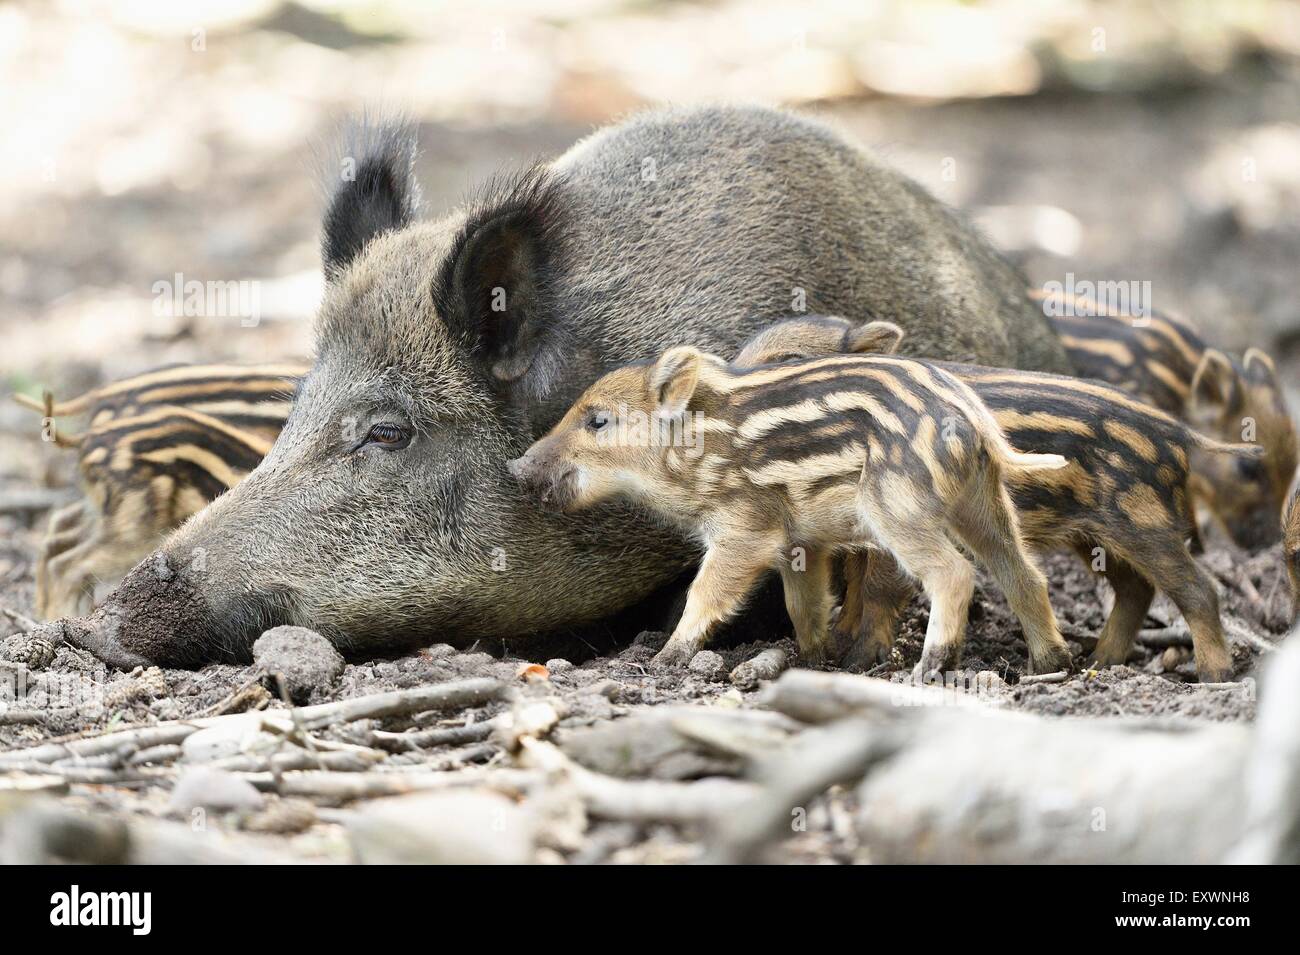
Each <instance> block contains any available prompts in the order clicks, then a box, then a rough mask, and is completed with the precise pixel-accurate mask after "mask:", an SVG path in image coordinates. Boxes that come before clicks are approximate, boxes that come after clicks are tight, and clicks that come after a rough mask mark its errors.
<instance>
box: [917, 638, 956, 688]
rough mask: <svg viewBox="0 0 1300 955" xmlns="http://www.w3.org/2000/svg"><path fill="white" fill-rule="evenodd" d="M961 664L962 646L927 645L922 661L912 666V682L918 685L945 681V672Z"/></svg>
mask: <svg viewBox="0 0 1300 955" xmlns="http://www.w3.org/2000/svg"><path fill="white" fill-rule="evenodd" d="M960 665H961V647H959V646H955V647H939V648H937V649H933V650H932V649H930V648H929V647H926V648H925V649H924V650H922V651H921V662H920V663H918V664H917V665H916V666H915V667H913V668H912V682H913V683H916V684H917V685H921V684H931V683H940V684H941V683H943V681H944V676H945V674H948V673H952V672H953V671H954V670H956V669H957V667H958V666H960Z"/></svg>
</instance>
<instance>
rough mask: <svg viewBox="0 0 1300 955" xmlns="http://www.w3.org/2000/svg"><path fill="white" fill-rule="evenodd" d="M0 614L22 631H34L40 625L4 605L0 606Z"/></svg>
mask: <svg viewBox="0 0 1300 955" xmlns="http://www.w3.org/2000/svg"><path fill="white" fill-rule="evenodd" d="M0 614H3V615H4V616H6V617H8V618H9V619H10V620H12V621H13V622H14V623H16V624H18V626H20V627H22V628H23V630H35V629H36V628H37V627H38V626H40V624H39V623H38V622H37V621H35V620H33V619H32V618H31V617H29V616H27V615H26V614H25V613H19V612H18V611H17V610H14V609H13V608H12V607H6V606H5V605H4V604H0Z"/></svg>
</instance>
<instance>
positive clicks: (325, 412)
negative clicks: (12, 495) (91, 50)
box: [98, 107, 1066, 665]
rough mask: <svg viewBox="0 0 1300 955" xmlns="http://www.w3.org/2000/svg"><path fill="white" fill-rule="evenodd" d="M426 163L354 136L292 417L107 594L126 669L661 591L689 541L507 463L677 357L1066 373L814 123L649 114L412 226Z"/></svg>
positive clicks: (1042, 338)
mask: <svg viewBox="0 0 1300 955" xmlns="http://www.w3.org/2000/svg"><path fill="white" fill-rule="evenodd" d="M413 147H414V142H413V138H412V135H411V133H410V131H409V130H408V129H403V128H400V127H372V128H368V129H366V128H362V129H359V130H358V131H357V133H356V134H355V136H354V138H353V139H352V141H351V144H350V146H349V148H348V149H347V150H346V152H345V155H346V156H347V157H349V158H350V159H352V160H353V161H354V167H355V176H354V177H353V178H351V179H345V180H343V181H340V182H338V184H337V188H336V189H335V191H334V194H333V198H332V200H331V202H330V204H329V208H328V211H327V212H326V215H325V222H324V238H323V251H324V268H325V274H326V277H327V288H326V293H325V299H324V303H323V304H322V306H321V309H320V314H319V318H318V322H317V327H316V345H317V354H316V360H315V365H314V367H313V369H312V371H311V373H310V374H309V375H308V376H307V378H306V379H305V380H304V381H303V383H302V385H301V387H300V390H299V392H298V395H297V398H296V403H295V406H294V410H293V412H292V414H291V416H290V417H289V420H288V422H287V424H286V426H285V428H284V431H283V432H282V433H281V435H280V437H279V439H278V440H277V441H276V443H275V446H274V448H273V449H272V450H271V452H270V454H269V455H268V456H267V457H266V458H265V460H264V461H263V462H262V463H261V465H260V466H259V467H258V468H257V469H256V470H255V471H253V472H252V474H250V475H249V476H248V478H247V479H245V480H244V481H243V483H241V484H240V485H238V486H237V487H236V488H235V489H234V490H233V491H231V492H229V493H227V494H225V495H224V496H222V497H220V498H218V499H217V500H216V501H215V502H213V503H212V504H211V505H210V506H209V507H207V508H206V509H205V510H204V511H202V512H200V513H199V514H198V515H196V516H195V517H194V518H193V519H191V520H190V521H189V522H188V523H187V524H185V525H184V526H183V527H181V528H180V529H179V530H178V531H177V532H176V533H175V534H174V535H173V536H172V537H171V538H170V539H169V541H168V542H167V544H166V545H165V546H164V547H163V549H162V550H161V551H160V552H159V553H157V554H155V555H153V557H151V558H149V559H147V560H146V561H145V562H143V563H142V564H141V565H139V566H138V567H137V568H136V569H135V570H134V571H132V573H131V574H130V575H129V576H128V577H127V579H126V580H125V581H124V582H123V584H122V586H121V587H120V588H119V589H118V590H117V591H116V592H115V593H114V594H113V595H112V596H111V597H110V598H109V601H108V603H107V604H106V608H105V611H104V612H105V613H106V614H107V615H108V616H109V617H111V618H112V624H113V625H112V626H111V627H104V628H101V629H102V633H103V636H101V638H99V639H100V641H101V645H100V646H99V647H98V649H99V650H100V651H101V653H102V655H104V656H105V657H106V658H111V659H113V660H115V661H117V662H120V663H135V662H139V661H141V660H142V659H147V660H150V661H153V662H158V663H165V664H173V665H188V664H194V663H197V662H200V661H203V660H207V659H213V658H245V657H247V655H248V652H249V647H250V645H251V642H252V641H253V639H255V638H256V637H257V635H258V634H259V633H260V632H261V631H262V630H263V629H265V628H267V627H268V626H271V625H273V624H282V623H297V624H304V625H308V626H311V627H314V628H316V629H319V630H321V631H322V632H323V633H325V634H327V635H328V636H329V637H330V638H331V639H333V640H335V641H336V642H337V643H338V644H339V645H340V646H342V647H343V648H344V649H348V648H357V647H365V648H366V649H367V650H372V649H381V648H382V649H392V648H400V647H406V646H413V645H418V644H422V643H427V642H430V641H433V640H436V639H449V638H450V639H456V638H460V639H464V638H474V637H519V636H527V635H529V634H538V633H543V632H548V631H556V630H561V629H570V628H577V627H581V626H583V625H586V624H589V623H592V622H594V621H597V620H600V619H602V618H606V617H608V616H609V615H610V614H612V613H614V612H615V611H617V610H619V609H620V608H623V607H627V606H629V605H631V604H633V603H634V602H636V601H638V600H640V599H642V598H645V597H646V596H647V595H649V594H651V593H652V592H653V591H655V589H656V588H659V587H661V586H663V585H665V584H666V583H668V582H670V581H672V580H673V579H674V578H675V577H677V576H679V575H680V574H681V572H682V571H683V570H684V569H685V568H687V567H688V566H689V563H690V561H691V559H692V556H693V555H694V554H695V553H696V551H695V550H694V548H693V546H692V545H691V544H689V543H687V542H685V541H682V540H679V539H677V538H675V537H674V536H673V534H672V533H671V532H669V531H668V530H667V529H664V528H660V527H656V526H655V525H654V524H652V523H650V522H649V521H648V519H646V518H643V517H640V516H637V515H635V514H632V513H631V512H628V511H626V510H623V509H621V508H618V507H608V508H606V509H604V510H601V511H599V512H596V513H591V512H589V513H586V514H582V515H578V516H573V517H564V516H555V515H550V514H544V513H542V512H540V511H539V510H538V509H537V508H535V507H534V506H532V505H531V504H529V503H528V502H527V501H526V500H525V499H524V498H523V496H522V494H521V493H520V492H519V490H518V489H517V487H516V485H515V482H514V481H513V479H512V478H511V477H510V475H509V474H508V473H507V471H506V468H505V462H506V461H508V460H509V459H511V458H515V457H518V456H519V455H520V454H521V453H522V452H523V451H524V449H525V448H527V447H528V446H529V444H530V443H531V442H532V441H533V440H534V439H536V438H537V437H539V436H540V435H541V434H543V433H545V431H546V430H547V429H548V428H549V427H550V426H551V425H553V424H554V423H555V422H556V421H557V420H558V419H559V417H560V416H561V414H562V413H563V411H564V410H565V408H566V407H567V406H568V405H569V403H570V402H572V400H573V399H574V398H575V397H576V396H577V395H578V394H580V393H581V392H582V390H583V389H584V388H585V387H586V386H587V385H589V384H590V383H591V382H592V381H593V380H595V378H596V377H597V376H598V375H599V374H600V373H602V372H604V371H606V370H608V369H609V368H611V367H613V366H615V365H618V364H621V363H626V362H628V361H632V360H636V359H644V358H649V357H651V356H653V355H657V354H658V353H660V352H662V351H663V350H664V349H666V348H668V347H670V346H672V345H679V344H690V345H695V346H697V347H699V348H702V349H705V350H709V351H715V352H718V353H721V354H729V353H733V352H734V350H735V348H736V347H737V346H738V345H739V343H740V342H741V341H743V340H744V339H745V338H746V337H748V336H749V335H751V334H752V333H753V332H754V331H755V329H756V328H758V327H759V326H760V325H761V324H762V323H763V322H764V321H765V320H766V319H770V318H771V317H774V316H781V315H786V314H789V313H790V312H791V311H798V310H800V309H801V308H806V309H807V310H809V311H816V312H823V313H838V314H844V315H851V316H855V317H858V318H863V319H865V318H874V319H887V320H889V321H893V322H896V323H897V324H899V325H901V326H903V328H904V329H906V332H907V337H906V342H907V346H906V350H910V351H911V352H912V353H917V354H924V355H930V356H937V357H941V358H947V359H955V360H960V361H977V362H985V363H991V364H999V365H1013V366H1017V367H1021V368H1035V369H1049V370H1053V371H1062V370H1066V360H1065V356H1064V354H1063V352H1062V349H1061V346H1060V344H1059V342H1058V341H1057V339H1056V337H1055V336H1054V335H1053V333H1052V332H1051V330H1050V329H1049V327H1048V325H1047V322H1046V321H1045V319H1044V317H1043V315H1042V313H1041V311H1040V310H1039V309H1038V308H1036V307H1035V306H1034V305H1033V304H1032V303H1031V302H1029V300H1028V299H1027V297H1026V295H1025V292H1024V289H1025V281H1024V279H1023V278H1022V277H1021V276H1020V275H1018V274H1017V273H1016V271H1015V270H1014V269H1013V268H1011V267H1010V266H1009V265H1008V264H1007V263H1006V262H1005V261H1003V260H1002V259H1001V258H1000V257H999V256H998V255H997V254H996V253H995V252H994V251H993V250H992V249H991V248H990V247H989V246H988V245H987V244H986V243H985V242H984V241H983V240H982V239H981V238H980V237H979V236H978V235H977V234H976V233H975V232H974V231H972V230H971V229H970V228H969V227H968V226H967V225H966V224H964V223H963V222H962V221H961V220H960V219H959V218H958V217H957V216H956V215H954V213H953V212H952V211H951V210H949V209H948V208H947V207H945V206H944V205H943V204H941V203H939V202H938V201H936V200H935V199H934V198H932V197H931V196H930V195H928V194H927V193H926V192H925V190H923V189H922V188H921V187H920V186H918V185H917V184H915V183H913V182H911V181H909V180H908V179H906V178H904V177H902V176H900V175H899V174H898V173H896V172H894V171H892V170H890V169H889V168H888V167H886V166H884V165H882V164H881V162H880V161H879V160H877V159H875V158H873V157H872V156H871V155H870V154H868V153H866V152H864V151H862V150H861V149H859V148H858V147H856V146H854V145H852V144H850V143H848V142H846V141H845V140H844V139H843V138H841V137H840V136H839V135H838V134H837V133H835V132H834V131H832V130H831V129H830V128H828V127H826V126H824V125H822V124H820V123H818V122H814V121H811V120H809V119H806V118H802V117H800V116H797V115H793V114H791V113H787V112H781V111H775V110H769V109H762V108H736V107H716V108H702V109H699V108H697V109H681V110H665V111H657V112H649V113H646V114H644V115H641V116H638V117H636V118H633V119H631V120H629V121H627V122H624V123H621V124H620V125H617V126H612V127H609V128H606V129H603V130H601V131H599V132H597V133H595V134H594V135H592V136H590V137H588V138H587V139H585V140H583V141H581V142H579V143H578V144H577V145H575V146H574V147H573V148H572V149H570V150H569V151H568V152H566V153H565V154H564V155H562V156H561V157H559V158H558V159H556V160H555V161H554V162H551V163H549V164H545V165H540V166H538V167H536V168H534V169H532V170H531V171H529V172H527V173H525V174H523V175H520V176H518V177H515V178H510V179H503V180H501V181H499V182H497V183H495V184H493V185H492V186H491V187H489V188H487V189H486V190H485V191H484V192H483V194H482V195H481V196H480V198H478V199H477V200H476V201H474V202H473V203H471V204H469V205H467V206H466V207H465V208H462V209H460V210H458V211H456V212H453V213H451V214H450V215H447V216H445V217H444V218H442V219H438V220H436V221H420V220H419V219H417V217H416V206H417V188H416V184H415V183H414V182H413V180H412V174H413V173H412V170H413V155H414V151H413ZM110 635H111V636H110Z"/></svg>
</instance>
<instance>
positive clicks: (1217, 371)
mask: <svg viewBox="0 0 1300 955" xmlns="http://www.w3.org/2000/svg"><path fill="white" fill-rule="evenodd" d="M1237 384H1238V382H1237V372H1236V369H1234V368H1233V367H1232V362H1231V361H1230V360H1229V359H1228V356H1227V355H1225V354H1224V353H1223V352H1221V351H1219V350H1218V349H1217V348H1208V349H1206V351H1205V354H1204V355H1202V356H1201V363H1200V364H1199V365H1197V366H1196V373H1195V374H1193V375H1192V387H1191V392H1190V394H1189V397H1188V402H1189V403H1190V405H1191V407H1192V408H1193V409H1195V410H1200V411H1202V412H1205V411H1213V412H1217V413H1219V414H1225V413H1228V412H1231V411H1233V410H1235V408H1236V406H1237V405H1238V404H1239V403H1240V389H1239V388H1238V387H1237Z"/></svg>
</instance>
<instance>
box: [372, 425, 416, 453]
mask: <svg viewBox="0 0 1300 955" xmlns="http://www.w3.org/2000/svg"><path fill="white" fill-rule="evenodd" d="M410 443H411V435H410V433H409V432H407V431H406V429H405V428H402V427H401V426H400V425H395V424H391V423H389V422H387V421H382V422H380V423H379V424H375V425H371V426H370V433H369V434H367V435H366V440H365V444H376V445H378V446H379V447H381V448H384V449H386V450H388V451H397V450H400V449H401V448H404V447H406V446H407V445H408V444H410Z"/></svg>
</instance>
